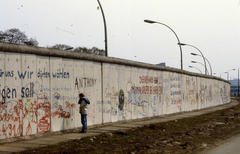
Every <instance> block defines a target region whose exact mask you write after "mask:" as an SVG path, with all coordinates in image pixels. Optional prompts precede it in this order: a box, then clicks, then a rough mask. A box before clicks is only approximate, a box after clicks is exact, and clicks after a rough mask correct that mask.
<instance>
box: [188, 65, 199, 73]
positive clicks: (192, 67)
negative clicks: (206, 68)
mask: <svg viewBox="0 0 240 154" xmlns="http://www.w3.org/2000/svg"><path fill="white" fill-rule="evenodd" d="M188 67H190V68H196V69H198V70H199V71H200V72H201V74H202V71H201V70H200V69H199V68H197V67H194V66H188Z"/></svg>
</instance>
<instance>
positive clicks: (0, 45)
mask: <svg viewBox="0 0 240 154" xmlns="http://www.w3.org/2000/svg"><path fill="white" fill-rule="evenodd" d="M0 51H2V52H11V53H24V54H35V55H40V56H50V57H62V58H69V59H79V60H87V61H94V62H100V63H110V64H119V65H126V66H132V67H140V68H148V69H153V70H161V71H169V72H174V73H180V74H185V75H190V76H197V77H203V78H210V79H215V80H220V81H224V82H227V83H229V84H230V82H229V81H227V80H224V79H222V78H219V77H215V76H209V75H204V74H198V73H192V72H188V71H185V70H181V69H177V68H172V67H165V66H159V65H154V64H148V63H143V62H137V61H132V60H126V59H121V58H114V57H103V56H98V55H92V54H85V53H78V52H73V51H66V50H58V49H50V48H44V47H34V46H27V45H19V44H11V43H4V42H0Z"/></svg>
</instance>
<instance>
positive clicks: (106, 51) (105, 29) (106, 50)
mask: <svg viewBox="0 0 240 154" xmlns="http://www.w3.org/2000/svg"><path fill="white" fill-rule="evenodd" d="M97 1H98V4H99V6H100V9H101V12H102V16H103V22H104V32H105V56H106V57H107V56H108V48H107V25H106V20H105V15H104V12H103V8H102V5H101V3H100V1H99V0H97Z"/></svg>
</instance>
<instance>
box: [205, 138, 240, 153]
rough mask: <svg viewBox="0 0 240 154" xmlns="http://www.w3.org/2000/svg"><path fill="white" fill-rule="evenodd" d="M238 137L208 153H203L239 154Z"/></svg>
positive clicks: (239, 141)
mask: <svg viewBox="0 0 240 154" xmlns="http://www.w3.org/2000/svg"><path fill="white" fill-rule="evenodd" d="M239 143H240V135H238V136H236V137H235V138H234V139H233V140H231V141H228V142H227V143H226V144H223V145H221V146H219V147H216V148H214V149H212V150H210V151H205V153H206V154H239V153H240V146H239Z"/></svg>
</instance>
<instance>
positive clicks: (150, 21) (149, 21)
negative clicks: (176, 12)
mask: <svg viewBox="0 0 240 154" xmlns="http://www.w3.org/2000/svg"><path fill="white" fill-rule="evenodd" d="M144 22H146V23H150V24H153V23H157V24H161V25H164V26H166V27H167V28H169V29H170V30H171V31H172V32H173V33H174V35H175V36H176V37H177V40H178V44H180V40H179V38H178V36H177V34H176V33H175V32H174V30H173V29H172V28H170V27H169V26H168V25H166V24H164V23H161V22H157V21H152V20H144ZM179 48H180V56H181V70H183V58H182V47H181V45H180V46H179Z"/></svg>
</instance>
